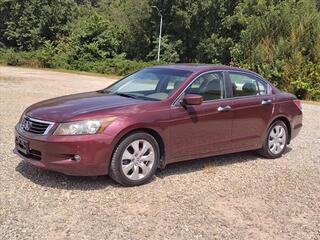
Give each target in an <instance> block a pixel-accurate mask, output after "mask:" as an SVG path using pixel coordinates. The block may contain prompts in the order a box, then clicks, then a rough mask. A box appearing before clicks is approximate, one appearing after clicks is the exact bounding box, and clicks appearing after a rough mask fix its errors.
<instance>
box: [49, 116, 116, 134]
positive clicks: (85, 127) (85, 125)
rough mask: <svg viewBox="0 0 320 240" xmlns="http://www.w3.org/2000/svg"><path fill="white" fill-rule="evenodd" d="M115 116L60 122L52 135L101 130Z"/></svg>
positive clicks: (90, 132) (88, 132)
mask: <svg viewBox="0 0 320 240" xmlns="http://www.w3.org/2000/svg"><path fill="white" fill-rule="evenodd" d="M115 119H116V118H115V117H109V118H105V119H89V120H82V121H76V122H68V123H61V124H60V125H59V126H58V128H57V129H56V130H55V132H54V135H81V134H95V133H100V132H102V131H103V130H104V129H105V128H106V127H108V126H109V125H110V124H111V123H112V122H113V121H114V120H115Z"/></svg>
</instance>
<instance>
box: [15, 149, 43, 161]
mask: <svg viewBox="0 0 320 240" xmlns="http://www.w3.org/2000/svg"><path fill="white" fill-rule="evenodd" d="M18 152H19V153H20V154H21V155H23V156H25V157H26V158H29V159H32V160H37V161H41V152H40V151H37V150H34V149H29V153H28V154H26V153H24V152H22V151H20V150H18Z"/></svg>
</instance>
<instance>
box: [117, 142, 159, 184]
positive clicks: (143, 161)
mask: <svg viewBox="0 0 320 240" xmlns="http://www.w3.org/2000/svg"><path fill="white" fill-rule="evenodd" d="M154 162H155V153H154V148H153V147H152V145H151V144H150V143H149V142H148V141H147V140H144V139H140V140H135V141H133V142H132V143H130V144H129V145H128V146H127V147H126V149H125V150H124V152H123V154H122V158H121V169H122V172H123V174H124V175H125V176H126V177H127V178H129V179H131V180H139V179H142V178H144V177H146V176H147V175H148V174H149V173H150V171H151V169H152V167H153V164H154Z"/></svg>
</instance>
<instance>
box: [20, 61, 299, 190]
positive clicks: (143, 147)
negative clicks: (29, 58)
mask: <svg viewBox="0 0 320 240" xmlns="http://www.w3.org/2000/svg"><path fill="white" fill-rule="evenodd" d="M301 127H302V112H301V104H300V101H299V100H297V99H296V97H295V96H294V95H292V94H288V93H284V92H281V91H280V90H279V89H277V88H276V87H274V86H272V85H271V84H270V83H269V82H268V81H267V80H265V79H264V78H263V77H261V76H260V75H258V74H256V73H254V72H251V71H247V70H243V69H239V68H234V67H227V66H214V65H189V64H176V65H162V66H155V67H149V68H146V69H143V70H141V71H138V72H135V73H133V74H131V75H129V76H127V77H125V78H123V79H121V80H119V81H118V82H116V83H114V84H113V85H111V86H109V87H107V88H106V89H102V90H99V91H96V92H87V93H81V94H74V95H69V96H64V97H59V98H55V99H50V100H46V101H43V102H40V103H37V104H34V105H32V106H30V107H29V108H27V109H26V110H25V112H24V113H23V115H22V117H21V119H20V121H19V123H18V124H17V125H16V128H15V130H16V131H15V143H16V148H15V150H14V152H15V153H16V154H18V155H19V156H20V157H21V158H23V159H24V160H25V161H27V162H29V163H31V164H32V165H34V166H37V167H41V168H45V169H50V170H54V171H58V172H62V173H65V174H69V175H82V176H97V175H106V174H109V175H110V176H111V177H112V178H113V179H114V180H115V181H117V182H119V183H121V184H123V185H126V186H133V185H139V184H143V183H145V182H147V181H148V180H150V179H151V178H152V176H153V175H154V174H155V172H156V170H157V168H159V167H161V168H163V167H164V166H165V165H166V164H170V163H174V162H178V161H183V160H189V159H196V158H203V157H208V156H214V155H219V154H226V153H234V152H240V151H247V150H254V149H258V150H259V152H260V153H261V154H262V155H263V156H265V157H266V158H277V157H280V156H281V155H282V154H283V152H284V151H285V149H286V146H287V144H289V143H290V141H291V140H292V139H293V138H294V137H296V136H297V134H298V132H299V131H300V129H301Z"/></svg>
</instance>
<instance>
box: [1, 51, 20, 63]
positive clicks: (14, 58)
mask: <svg viewBox="0 0 320 240" xmlns="http://www.w3.org/2000/svg"><path fill="white" fill-rule="evenodd" d="M3 58H4V62H5V63H6V64H7V65H9V66H20V65H22V58H21V56H20V54H19V53H17V52H15V51H14V50H12V49H8V50H7V51H6V52H5V53H4V54H3Z"/></svg>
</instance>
